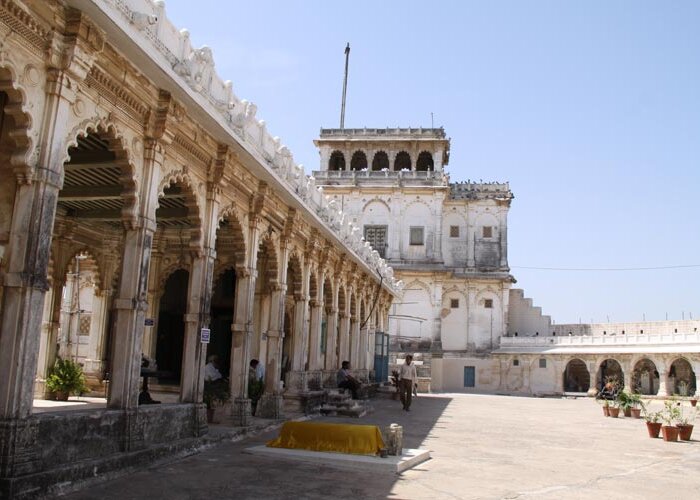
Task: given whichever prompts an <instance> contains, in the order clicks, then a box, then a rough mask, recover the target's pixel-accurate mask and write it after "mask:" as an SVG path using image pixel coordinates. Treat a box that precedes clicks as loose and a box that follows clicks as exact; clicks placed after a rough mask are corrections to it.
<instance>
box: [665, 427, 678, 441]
mask: <svg viewBox="0 0 700 500" xmlns="http://www.w3.org/2000/svg"><path fill="white" fill-rule="evenodd" d="M661 435H662V436H663V438H664V441H678V427H676V426H675V425H662V426H661Z"/></svg>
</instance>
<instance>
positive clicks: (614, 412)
mask: <svg viewBox="0 0 700 500" xmlns="http://www.w3.org/2000/svg"><path fill="white" fill-rule="evenodd" d="M608 412H610V416H611V417H613V418H617V417H619V416H620V409H619V408H612V407H611V408H610V409H608Z"/></svg>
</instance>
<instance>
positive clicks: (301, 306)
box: [292, 294, 309, 372]
mask: <svg viewBox="0 0 700 500" xmlns="http://www.w3.org/2000/svg"><path fill="white" fill-rule="evenodd" d="M308 307H309V299H308V297H306V296H305V295H303V294H297V295H295V296H294V320H293V321H294V327H293V328H294V337H293V342H294V343H293V345H292V370H293V371H298V372H300V371H304V364H305V363H304V361H305V354H306V349H305V346H306V342H307V340H306V337H307V336H308V332H307V331H306V330H305V328H304V325H305V319H306V310H307V308H308Z"/></svg>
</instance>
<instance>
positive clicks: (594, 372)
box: [588, 363, 598, 396]
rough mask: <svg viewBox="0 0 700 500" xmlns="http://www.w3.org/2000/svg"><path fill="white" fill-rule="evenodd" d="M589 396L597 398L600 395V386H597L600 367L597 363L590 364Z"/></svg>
mask: <svg viewBox="0 0 700 500" xmlns="http://www.w3.org/2000/svg"><path fill="white" fill-rule="evenodd" d="M588 377H589V382H588V395H589V396H595V395H596V394H598V385H597V384H596V382H597V380H596V379H597V378H598V365H597V364H596V363H588Z"/></svg>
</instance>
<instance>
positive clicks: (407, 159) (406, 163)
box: [394, 151, 411, 172]
mask: <svg viewBox="0 0 700 500" xmlns="http://www.w3.org/2000/svg"><path fill="white" fill-rule="evenodd" d="M394 170H395V171H397V172H398V171H400V170H411V155H409V154H408V153H407V152H406V151H401V152H399V153H398V154H397V155H396V158H395V159H394Z"/></svg>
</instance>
